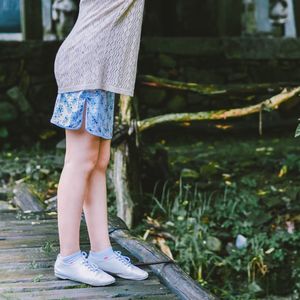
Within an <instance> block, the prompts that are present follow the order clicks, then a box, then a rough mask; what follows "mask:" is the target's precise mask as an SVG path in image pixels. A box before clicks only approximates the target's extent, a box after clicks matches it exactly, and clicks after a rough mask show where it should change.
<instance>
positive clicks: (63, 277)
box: [54, 272, 116, 286]
mask: <svg viewBox="0 0 300 300" xmlns="http://www.w3.org/2000/svg"><path fill="white" fill-rule="evenodd" d="M54 275H55V276H56V277H57V278H59V279H67V280H73V281H77V282H80V283H85V284H89V285H91V286H105V285H110V284H112V283H115V282H116V280H112V281H110V282H105V283H102V284H91V283H88V282H84V281H79V280H77V279H74V278H70V277H66V276H64V275H61V274H59V273H56V272H55V273H54Z"/></svg>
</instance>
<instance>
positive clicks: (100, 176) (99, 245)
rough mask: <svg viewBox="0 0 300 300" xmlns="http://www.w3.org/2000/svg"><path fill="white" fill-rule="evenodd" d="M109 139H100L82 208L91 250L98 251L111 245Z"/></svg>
mask: <svg viewBox="0 0 300 300" xmlns="http://www.w3.org/2000/svg"><path fill="white" fill-rule="evenodd" d="M110 144H111V140H109V139H102V138H101V139H100V147H99V156H98V161H97V164H96V166H95V169H94V170H93V173H92V175H91V177H90V180H89V185H88V190H87V195H86V198H85V200H84V204H83V209H84V214H85V218H86V223H87V226H88V232H89V237H90V242H91V250H92V251H95V252H98V251H101V250H103V249H105V248H107V247H110V246H111V243H110V240H109V235H108V220H107V193H106V170H107V167H108V164H109V159H110Z"/></svg>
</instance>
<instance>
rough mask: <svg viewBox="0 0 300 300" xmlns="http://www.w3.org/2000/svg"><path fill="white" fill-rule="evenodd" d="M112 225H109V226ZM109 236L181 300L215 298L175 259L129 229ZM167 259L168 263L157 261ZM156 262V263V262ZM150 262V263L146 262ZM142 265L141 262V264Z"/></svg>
mask: <svg viewBox="0 0 300 300" xmlns="http://www.w3.org/2000/svg"><path fill="white" fill-rule="evenodd" d="M112 227H113V226H112V225H110V228H112ZM116 229H117V228H116ZM110 236H111V237H112V238H113V239H114V241H116V242H117V243H118V244H119V245H120V246H122V247H123V248H125V249H126V250H127V251H129V252H130V253H131V254H132V255H133V256H135V257H136V258H137V259H139V261H140V262H143V263H145V265H148V266H149V268H150V269H151V270H152V271H153V273H154V274H155V275H156V276H158V277H159V279H160V281H162V283H163V284H164V285H166V286H167V287H168V288H169V289H170V290H171V291H172V292H173V293H175V294H176V295H177V296H178V297H179V298H180V299H183V300H213V299H217V298H216V297H215V296H213V295H212V294H211V293H210V292H208V291H206V290H205V289H204V288H203V287H201V285H200V284H199V283H198V282H196V281H195V280H193V279H192V278H191V277H190V276H189V275H188V274H187V273H186V272H184V271H183V270H182V269H181V268H180V267H179V266H178V265H177V264H176V262H175V261H172V260H171V259H170V258H169V257H168V256H167V255H165V254H164V253H163V252H161V251H159V250H158V249H157V248H156V247H155V245H153V244H150V243H148V242H146V241H144V240H142V239H141V238H138V237H134V236H132V235H131V234H130V232H129V231H126V230H124V229H121V230H114V231H112V232H110ZM161 261H169V262H168V263H166V262H164V263H158V262H161ZM156 262H157V263H156ZM147 263H150V264H147ZM141 265H142V264H141Z"/></svg>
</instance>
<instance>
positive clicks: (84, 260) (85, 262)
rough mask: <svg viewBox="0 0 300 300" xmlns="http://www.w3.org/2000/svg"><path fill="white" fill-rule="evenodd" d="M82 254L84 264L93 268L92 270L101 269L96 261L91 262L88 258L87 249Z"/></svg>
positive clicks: (90, 268)
mask: <svg viewBox="0 0 300 300" xmlns="http://www.w3.org/2000/svg"><path fill="white" fill-rule="evenodd" d="M81 253H82V256H83V260H82V264H83V265H84V266H86V267H87V268H88V269H89V270H91V271H92V272H98V271H99V268H98V266H97V265H96V264H94V263H90V262H89V261H88V260H87V256H88V255H87V253H86V252H85V251H82V252H81Z"/></svg>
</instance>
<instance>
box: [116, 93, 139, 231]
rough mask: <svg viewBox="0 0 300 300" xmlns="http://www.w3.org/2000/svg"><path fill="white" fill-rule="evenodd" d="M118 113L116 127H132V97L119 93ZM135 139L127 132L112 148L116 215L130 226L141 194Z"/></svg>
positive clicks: (129, 128)
mask: <svg viewBox="0 0 300 300" xmlns="http://www.w3.org/2000/svg"><path fill="white" fill-rule="evenodd" d="M118 104H119V113H118V116H117V118H115V120H116V127H118V126H119V127H122V126H125V128H128V130H131V129H132V123H133V121H132V120H133V118H132V117H133V114H134V110H133V98H131V97H129V96H125V95H121V96H120V99H119V102H118ZM136 146H137V145H136V143H135V140H134V138H133V137H132V136H130V133H129V132H127V133H126V135H125V137H124V138H123V140H122V141H121V142H119V143H118V145H117V146H116V147H113V148H112V153H113V154H112V156H113V159H112V160H113V167H112V171H113V176H112V178H113V188H114V191H115V195H116V204H117V216H118V217H119V218H121V219H122V220H123V221H124V222H125V223H126V225H127V226H128V227H129V228H131V227H132V224H133V216H134V206H135V203H137V202H138V200H139V197H140V196H141V194H142V192H141V182H140V180H139V169H138V166H139V163H138V158H139V155H138V149H137V147H136Z"/></svg>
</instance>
